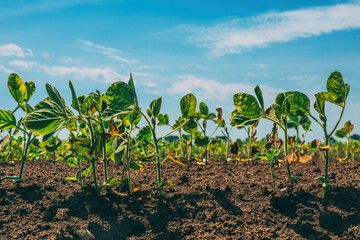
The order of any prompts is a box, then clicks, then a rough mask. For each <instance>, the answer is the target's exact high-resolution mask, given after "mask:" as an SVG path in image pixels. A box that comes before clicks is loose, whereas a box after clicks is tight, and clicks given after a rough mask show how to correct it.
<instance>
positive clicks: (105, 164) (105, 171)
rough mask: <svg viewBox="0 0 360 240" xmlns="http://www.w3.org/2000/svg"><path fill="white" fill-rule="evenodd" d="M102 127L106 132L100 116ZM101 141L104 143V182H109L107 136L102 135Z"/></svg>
mask: <svg viewBox="0 0 360 240" xmlns="http://www.w3.org/2000/svg"><path fill="white" fill-rule="evenodd" d="M100 123H101V124H100V127H101V130H102V132H103V133H105V127H104V124H103V121H102V119H101V118H100ZM101 141H102V145H103V168H104V184H106V183H107V181H108V170H107V153H106V142H107V140H106V137H105V136H102V137H101Z"/></svg>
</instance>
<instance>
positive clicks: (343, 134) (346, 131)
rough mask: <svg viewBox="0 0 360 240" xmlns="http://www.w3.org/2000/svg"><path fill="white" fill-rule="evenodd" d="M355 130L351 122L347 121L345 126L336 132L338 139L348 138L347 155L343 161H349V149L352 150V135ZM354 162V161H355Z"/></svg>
mask: <svg viewBox="0 0 360 240" xmlns="http://www.w3.org/2000/svg"><path fill="white" fill-rule="evenodd" d="M353 129H354V124H352V123H351V121H347V122H346V123H345V124H344V127H343V128H341V129H339V130H337V131H336V132H335V136H337V137H338V138H346V140H347V141H346V153H345V159H344V160H343V161H347V160H348V159H349V148H350V144H351V142H350V133H351V132H352V131H353ZM353 160H354V159H353Z"/></svg>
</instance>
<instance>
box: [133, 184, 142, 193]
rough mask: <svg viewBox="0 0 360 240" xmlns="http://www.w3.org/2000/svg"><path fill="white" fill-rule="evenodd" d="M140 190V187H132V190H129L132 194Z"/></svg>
mask: <svg viewBox="0 0 360 240" xmlns="http://www.w3.org/2000/svg"><path fill="white" fill-rule="evenodd" d="M140 189H141V185H136V186H135V187H133V188H132V189H131V192H132V193H134V192H137V191H139V190H140Z"/></svg>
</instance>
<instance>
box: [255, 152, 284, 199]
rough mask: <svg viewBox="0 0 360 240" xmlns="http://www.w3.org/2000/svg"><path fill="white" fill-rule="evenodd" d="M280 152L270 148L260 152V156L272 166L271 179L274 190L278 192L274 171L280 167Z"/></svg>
mask: <svg viewBox="0 0 360 240" xmlns="http://www.w3.org/2000/svg"><path fill="white" fill-rule="evenodd" d="M279 154H280V150H278V149H272V148H270V149H269V150H267V151H266V152H265V153H264V154H259V155H258V157H259V158H261V159H263V160H265V161H267V162H268V163H269V167H270V174H271V181H272V185H273V191H274V192H276V188H275V179H274V171H275V169H277V168H278V167H279V161H278V156H279Z"/></svg>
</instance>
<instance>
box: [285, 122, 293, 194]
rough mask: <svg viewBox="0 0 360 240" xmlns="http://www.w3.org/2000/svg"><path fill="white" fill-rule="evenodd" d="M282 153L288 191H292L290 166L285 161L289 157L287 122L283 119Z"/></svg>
mask: <svg viewBox="0 0 360 240" xmlns="http://www.w3.org/2000/svg"><path fill="white" fill-rule="evenodd" d="M284 127H285V128H284V153H285V162H286V169H287V172H288V176H289V183H290V191H292V190H293V187H294V182H293V180H292V178H291V177H292V175H291V169H290V165H289V162H288V160H287V156H288V155H289V148H288V132H287V120H286V119H284Z"/></svg>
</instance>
